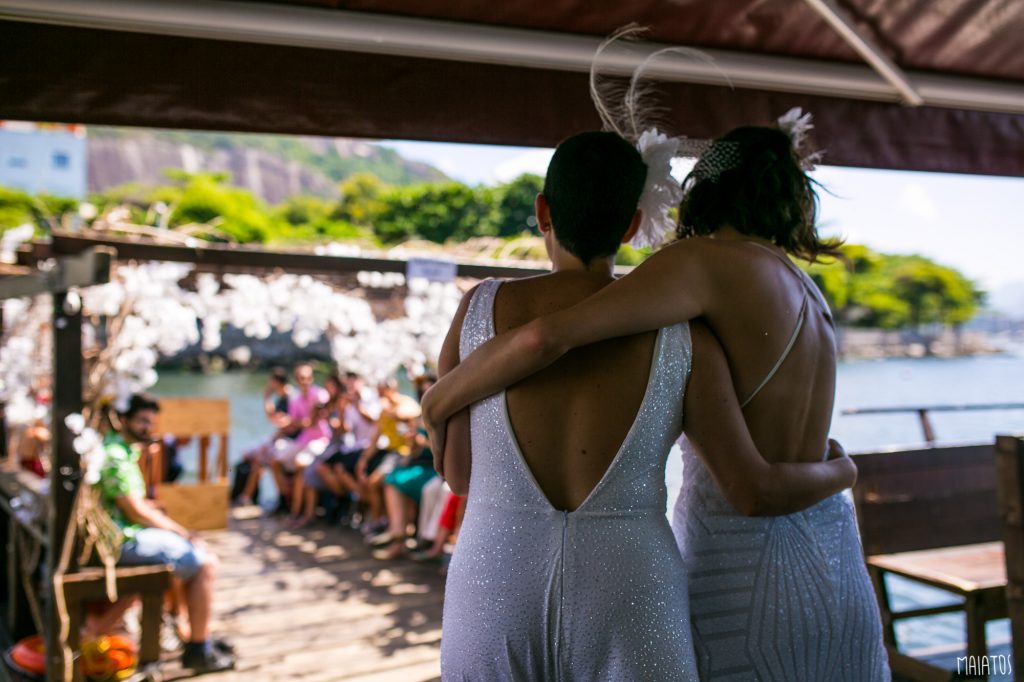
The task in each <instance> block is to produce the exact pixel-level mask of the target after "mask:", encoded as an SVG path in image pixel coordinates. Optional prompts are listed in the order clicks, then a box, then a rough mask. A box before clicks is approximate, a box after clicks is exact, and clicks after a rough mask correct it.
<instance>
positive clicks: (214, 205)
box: [154, 173, 274, 243]
mask: <svg viewBox="0 0 1024 682" xmlns="http://www.w3.org/2000/svg"><path fill="white" fill-rule="evenodd" d="M173 177H174V178H175V179H178V180H179V181H182V182H184V186H183V187H181V189H180V193H177V192H173V191H172V192H157V193H155V194H154V198H158V197H160V198H165V200H167V199H169V201H168V202H167V203H169V204H170V205H171V206H172V210H171V216H170V223H169V224H170V226H171V227H176V226H180V225H187V224H192V223H199V224H210V225H212V226H214V227H215V228H216V230H217V231H219V232H220V233H222V234H225V235H227V236H228V237H231V238H232V239H234V240H235V241H238V242H241V243H246V242H264V241H267V239H268V238H270V237H271V236H272V234H273V232H274V230H273V224H272V220H271V214H270V211H269V210H268V209H267V207H266V205H265V204H264V203H263V202H262V201H260V200H259V199H257V198H256V197H254V196H253V195H252V194H250V193H249V192H247V191H245V190H243V189H239V188H237V187H230V186H228V185H227V184H225V183H226V182H227V181H228V179H229V176H228V175H227V174H226V173H199V174H196V175H189V174H185V173H174V174H173ZM175 195H177V196H175ZM206 236H208V237H210V238H212V239H215V240H216V239H217V238H218V234H217V232H211V234H209V235H206Z"/></svg>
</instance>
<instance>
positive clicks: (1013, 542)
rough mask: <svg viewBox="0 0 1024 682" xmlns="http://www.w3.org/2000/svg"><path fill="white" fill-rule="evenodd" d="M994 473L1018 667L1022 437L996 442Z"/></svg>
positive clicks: (1023, 553)
mask: <svg viewBox="0 0 1024 682" xmlns="http://www.w3.org/2000/svg"><path fill="white" fill-rule="evenodd" d="M996 470H997V471H998V472H999V476H998V479H999V513H1000V516H1001V517H1002V520H1003V541H1004V543H1005V544H1006V578H1007V586H1006V601H1007V610H1008V611H1009V614H1010V629H1011V630H1012V632H1013V660H1014V661H1015V662H1016V663H1017V665H1018V666H1019V665H1024V437H1020V436H1017V437H1013V436H999V437H998V438H996ZM1018 674H1019V673H1018ZM1018 679H1021V678H1020V677H1018Z"/></svg>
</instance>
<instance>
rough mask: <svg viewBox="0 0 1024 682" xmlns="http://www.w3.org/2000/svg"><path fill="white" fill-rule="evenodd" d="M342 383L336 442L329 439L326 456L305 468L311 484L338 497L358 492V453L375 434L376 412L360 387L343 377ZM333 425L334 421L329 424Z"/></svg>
mask: <svg viewBox="0 0 1024 682" xmlns="http://www.w3.org/2000/svg"><path fill="white" fill-rule="evenodd" d="M351 376H352V375H350V378H351ZM346 386H347V388H346V390H345V391H344V393H343V394H342V395H341V397H340V400H339V411H340V416H339V417H338V418H337V427H339V428H340V429H341V431H342V432H343V435H342V437H341V440H340V443H339V442H338V441H337V440H335V441H332V444H331V445H330V446H328V449H327V452H325V453H324V454H325V455H326V457H325V458H324V459H323V460H322V461H318V462H315V463H314V465H313V466H312V467H310V469H307V472H309V471H312V472H313V473H312V474H311V476H314V477H315V478H314V479H313V480H312V481H311V484H312V485H315V486H317V487H320V488H323V489H326V490H327V491H329V492H330V493H331V494H332V495H334V496H336V497H338V498H343V497H345V496H348V495H353V494H355V495H358V494H359V489H360V485H359V481H358V480H357V479H356V467H357V465H358V463H359V460H360V455H361V454H362V453H363V451H365V450H366V449H367V448H369V447H370V445H371V443H373V442H374V440H375V439H376V437H377V435H378V434H377V416H378V414H377V413H376V411H374V410H372V408H371V406H370V405H368V404H367V402H366V401H365V400H364V398H363V392H362V391H361V390H360V389H361V387H360V386H359V384H358V383H356V382H349V381H346ZM333 428H335V425H332V429H333Z"/></svg>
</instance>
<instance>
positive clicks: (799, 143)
mask: <svg viewBox="0 0 1024 682" xmlns="http://www.w3.org/2000/svg"><path fill="white" fill-rule="evenodd" d="M777 125H778V127H779V130H781V131H782V132H784V133H786V135H788V136H789V140H790V142H791V143H792V145H793V151H794V152H796V156H797V158H798V159H800V166H801V167H802V168H803V169H804V170H805V171H810V170H814V166H815V164H817V163H818V162H820V161H821V158H822V156H823V155H824V152H823V151H822V150H820V149H816V150H813V151H812V150H810V149H808V148H807V145H808V143H809V142H810V140H809V138H808V133H810V132H811V130H812V129H813V128H814V124H813V123H811V112H809V111H808V112H807V113H806V114H805V113H804V110H803V109H801V108H800V107H793V108H792V109H790V110H789V111H787V112H786V113H784V114H783V115H782V116H779V118H778V121H777Z"/></svg>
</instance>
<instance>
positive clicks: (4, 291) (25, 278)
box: [0, 246, 115, 301]
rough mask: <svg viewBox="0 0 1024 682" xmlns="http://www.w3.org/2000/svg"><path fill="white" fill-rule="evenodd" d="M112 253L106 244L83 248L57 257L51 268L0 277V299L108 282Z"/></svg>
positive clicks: (62, 290) (63, 290)
mask: <svg viewBox="0 0 1024 682" xmlns="http://www.w3.org/2000/svg"><path fill="white" fill-rule="evenodd" d="M114 255H115V254H114V251H113V250H112V249H110V248H109V247H103V246H96V247H91V248H84V249H82V250H81V251H80V252H79V253H77V254H76V255H75V256H73V257H71V258H62V259H60V260H59V261H58V262H57V264H56V265H55V266H54V267H53V269H51V270H45V271H40V272H34V273H32V274H30V275H17V276H14V277H7V278H4V279H0V301H2V300H5V299H9V298H22V297H25V296H36V295H38V294H49V293H54V292H58V291H60V292H66V291H68V290H69V289H71V288H72V287H87V286H92V285H93V284H104V283H106V282H109V281H110V263H111V261H113V259H114Z"/></svg>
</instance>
